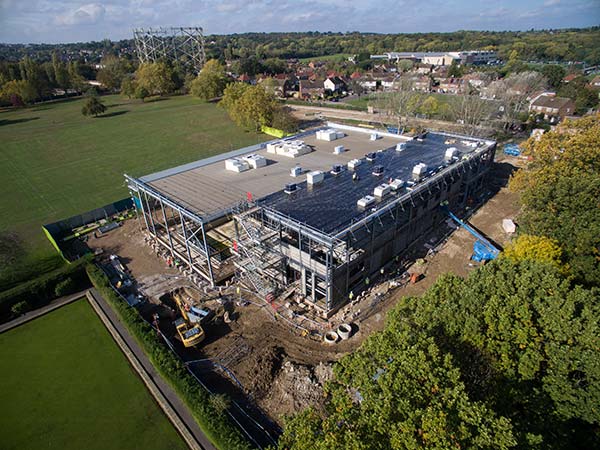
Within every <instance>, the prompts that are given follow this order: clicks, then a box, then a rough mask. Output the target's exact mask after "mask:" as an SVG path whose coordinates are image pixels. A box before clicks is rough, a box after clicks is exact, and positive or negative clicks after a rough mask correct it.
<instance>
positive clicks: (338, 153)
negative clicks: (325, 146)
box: [333, 145, 345, 155]
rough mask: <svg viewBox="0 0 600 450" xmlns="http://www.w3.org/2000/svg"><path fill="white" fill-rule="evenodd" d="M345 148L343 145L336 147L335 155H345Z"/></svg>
mask: <svg viewBox="0 0 600 450" xmlns="http://www.w3.org/2000/svg"><path fill="white" fill-rule="evenodd" d="M344 151H345V150H344V146H343V145H336V146H335V147H334V149H333V154H334V155H341V154H342V153H344Z"/></svg>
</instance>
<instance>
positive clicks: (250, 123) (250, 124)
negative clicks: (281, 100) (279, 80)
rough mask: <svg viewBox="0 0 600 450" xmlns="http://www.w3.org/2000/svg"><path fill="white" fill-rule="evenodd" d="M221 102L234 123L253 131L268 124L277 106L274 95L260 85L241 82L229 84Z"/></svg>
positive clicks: (270, 122)
mask: <svg viewBox="0 0 600 450" xmlns="http://www.w3.org/2000/svg"><path fill="white" fill-rule="evenodd" d="M242 86H243V87H242ZM221 103H222V106H223V107H224V108H225V109H226V110H227V112H228V113H229V116H230V117H231V119H232V120H233V121H234V122H235V123H237V124H238V125H239V126H240V127H242V128H245V129H247V130H253V131H258V130H260V128H261V126H263V125H267V126H270V125H271V124H272V121H273V114H274V112H275V111H276V110H277V107H278V105H277V103H276V101H275V97H273V95H271V94H268V93H267V92H266V91H265V90H264V89H263V88H262V87H261V86H251V85H245V84H243V83H233V84H230V85H229V86H228V87H227V88H226V89H225V92H224V94H223V100H222V102H221Z"/></svg>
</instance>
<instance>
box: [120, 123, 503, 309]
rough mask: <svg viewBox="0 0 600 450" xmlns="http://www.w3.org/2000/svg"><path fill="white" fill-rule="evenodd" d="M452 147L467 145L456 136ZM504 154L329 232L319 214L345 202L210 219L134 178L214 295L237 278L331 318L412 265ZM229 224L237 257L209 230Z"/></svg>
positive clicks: (255, 203) (488, 149)
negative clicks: (398, 265) (294, 297)
mask: <svg viewBox="0 0 600 450" xmlns="http://www.w3.org/2000/svg"><path fill="white" fill-rule="evenodd" d="M444 137H445V138H460V136H456V135H451V134H447V133H444ZM495 149H496V144H495V143H493V142H491V141H488V142H487V143H486V145H485V146H481V145H478V146H477V148H476V149H475V150H473V151H472V152H470V153H467V154H465V155H463V157H462V158H460V159H457V160H455V161H453V162H452V163H450V164H447V165H445V166H440V167H439V168H438V169H437V170H435V172H434V173H432V174H431V175H429V176H428V177H427V178H425V179H421V180H419V181H416V182H414V183H412V184H411V185H410V187H408V188H406V189H405V190H403V191H402V192H401V193H400V195H396V196H394V197H391V196H390V197H389V201H388V202H385V203H383V204H381V205H380V206H379V207H377V208H373V209H368V210H366V211H364V213H363V214H357V215H356V216H355V217H353V218H352V219H351V220H349V221H345V222H340V225H339V226H338V225H335V224H334V225H330V224H327V227H326V228H320V227H319V226H318V224H319V223H323V221H315V220H313V219H314V218H315V217H318V216H319V215H322V214H323V212H322V211H323V210H320V209H319V208H318V206H319V204H320V203H323V202H332V201H340V202H341V203H340V206H339V208H338V209H339V210H340V211H342V212H345V211H346V209H344V208H345V205H346V203H343V199H332V198H331V197H330V196H329V194H323V192H324V191H323V190H322V191H321V194H320V195H326V197H322V198H312V200H311V201H312V202H314V203H308V205H307V207H306V208H305V209H303V210H302V213H301V214H300V213H298V209H296V210H294V208H299V207H298V206H297V205H298V203H294V205H296V206H295V207H294V208H288V209H285V208H282V207H281V206H280V205H279V204H278V203H277V201H278V200H277V195H279V194H281V193H280V192H279V191H277V192H275V193H273V194H270V195H267V196H264V197H261V198H255V199H253V198H252V196H251V195H247V199H246V200H241V199H240V200H238V201H237V202H236V203H235V204H233V205H232V204H223V205H219V208H218V210H212V209H206V210H204V212H203V213H202V214H203V215H202V216H201V215H199V214H200V212H198V211H197V210H195V209H193V208H191V207H189V206H186V205H189V202H186V201H184V200H183V199H180V198H179V197H175V198H170V197H169V196H167V195H166V194H164V193H163V191H162V190H159V189H158V188H156V187H154V186H153V185H152V184H151V183H152V181H148V180H147V179H146V181H144V180H143V179H142V180H140V179H135V178H132V177H128V176H126V178H127V182H128V185H129V188H130V191H131V194H132V196H133V197H134V199H135V201H136V204H137V205H138V209H139V210H141V212H142V214H141V215H142V217H143V218H144V221H145V225H146V228H147V230H148V232H149V234H150V235H151V236H152V237H153V238H154V239H156V240H157V242H158V243H159V244H160V245H161V246H162V247H163V248H164V249H165V250H166V251H167V252H169V254H171V255H172V256H173V258H177V259H179V260H180V261H181V262H182V263H184V264H186V265H187V266H188V267H189V269H190V270H192V271H193V272H194V273H195V274H197V275H199V276H201V277H202V278H203V279H204V280H206V281H208V282H209V283H210V284H211V285H212V286H215V285H216V284H219V283H222V282H223V281H224V280H226V279H229V278H232V277H233V276H235V275H237V277H238V278H239V280H240V281H241V282H242V283H243V284H244V285H245V286H246V287H247V288H248V289H249V290H251V291H252V292H254V293H256V295H257V296H258V297H259V298H261V299H263V300H265V301H271V300H274V299H275V298H276V297H277V296H279V297H283V298H287V294H289V293H290V292H291V289H292V286H294V289H295V292H296V294H298V297H299V298H301V301H302V302H306V303H310V305H311V306H313V307H314V309H315V310H317V311H320V312H321V313H322V315H323V316H324V317H330V316H331V315H332V314H334V313H335V312H336V311H337V310H338V309H339V308H340V307H341V306H343V305H344V304H345V303H346V302H347V301H348V300H349V299H351V298H353V295H358V293H359V292H361V291H362V290H363V289H364V288H365V287H368V286H369V281H370V279H371V280H373V279H375V277H377V276H378V275H379V274H380V273H381V271H383V270H387V269H386V267H388V264H390V263H391V262H393V261H396V262H403V261H402V258H403V256H402V257H401V255H405V254H406V253H407V251H408V250H409V249H411V248H412V247H413V246H415V245H417V244H418V243H419V242H423V239H424V238H425V237H427V236H428V235H429V234H430V233H431V232H433V230H434V229H435V228H436V227H437V226H438V225H439V224H441V223H443V222H444V221H445V220H447V217H446V215H445V214H444V212H443V211H442V210H441V208H440V206H439V205H440V204H441V203H442V202H445V203H446V202H447V203H448V204H449V206H450V207H451V208H452V209H453V210H456V211H463V210H464V208H465V207H467V206H468V204H469V202H470V201H472V200H473V199H474V198H475V197H476V196H477V195H478V193H479V192H481V189H482V187H483V179H484V176H485V174H486V173H487V172H488V170H489V168H490V166H491V164H492V162H493V158H494V152H495ZM390 151H392V150H390ZM421 151H422V150H421ZM382 158H383V157H382ZM365 170H369V169H365ZM152 179H154V178H152ZM325 192H326V191H325ZM345 192H346V191H345V190H344V191H343V193H345ZM343 196H344V195H342V197H343ZM287 204H288V205H289V204H290V203H289V202H288V203H287ZM352 207H354V205H352ZM325 211H329V210H328V209H327V208H325ZM341 220H342V219H340V221H341ZM344 220H345V219H344ZM230 221H232V222H230ZM224 224H229V226H228V228H227V233H225V234H226V236H225V234H223V236H224V237H226V239H228V241H227V246H228V248H227V254H225V253H224V252H223V250H222V249H218V248H214V246H213V245H211V244H212V242H211V238H210V236H209V235H207V231H208V230H211V231H210V232H211V236H214V233H216V232H219V233H220V231H219V230H221V229H220V228H219V227H221V225H224ZM212 230H214V232H213V231H212ZM230 254H231V255H233V257H229V256H230ZM399 259H400V261H399Z"/></svg>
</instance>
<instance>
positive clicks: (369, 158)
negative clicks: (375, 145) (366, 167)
mask: <svg viewBox="0 0 600 450" xmlns="http://www.w3.org/2000/svg"><path fill="white" fill-rule="evenodd" d="M375 158H377V153H375V152H369V153H367V161H375Z"/></svg>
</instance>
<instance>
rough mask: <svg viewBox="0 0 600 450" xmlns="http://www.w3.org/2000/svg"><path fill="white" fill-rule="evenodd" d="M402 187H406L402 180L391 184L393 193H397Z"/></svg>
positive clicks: (398, 179) (397, 179)
mask: <svg viewBox="0 0 600 450" xmlns="http://www.w3.org/2000/svg"><path fill="white" fill-rule="evenodd" d="M402 187H404V181H402V180H401V179H400V178H396V179H395V180H394V181H392V182H391V183H390V188H391V189H392V191H397V190H398V189H400V188H402Z"/></svg>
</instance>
